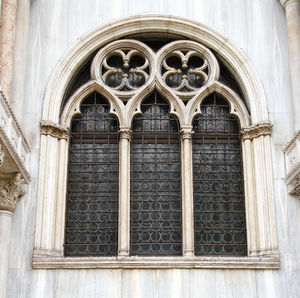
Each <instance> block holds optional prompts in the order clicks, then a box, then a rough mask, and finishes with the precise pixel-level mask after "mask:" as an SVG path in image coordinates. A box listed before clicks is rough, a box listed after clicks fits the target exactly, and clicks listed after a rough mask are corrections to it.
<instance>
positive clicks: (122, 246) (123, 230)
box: [118, 128, 131, 256]
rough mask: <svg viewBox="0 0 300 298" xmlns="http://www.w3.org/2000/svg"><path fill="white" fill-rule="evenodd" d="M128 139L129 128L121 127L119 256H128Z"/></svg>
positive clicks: (129, 138)
mask: <svg viewBox="0 0 300 298" xmlns="http://www.w3.org/2000/svg"><path fill="white" fill-rule="evenodd" d="M130 140H131V130H130V129H129V128H122V129H121V130H120V151H119V152H120V153H119V154H120V157H119V160H120V162H119V228H118V229H119V230H118V255H119V256H128V255H129V252H130V228H129V227H130Z"/></svg>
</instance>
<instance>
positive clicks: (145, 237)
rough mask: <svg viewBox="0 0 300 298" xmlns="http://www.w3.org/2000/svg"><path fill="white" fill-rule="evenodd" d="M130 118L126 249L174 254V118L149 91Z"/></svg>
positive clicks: (177, 247) (177, 191) (177, 246)
mask: <svg viewBox="0 0 300 298" xmlns="http://www.w3.org/2000/svg"><path fill="white" fill-rule="evenodd" d="M141 109H142V115H138V116H136V117H135V118H134V119H133V124H132V141H131V157H130V158H131V214H130V216H131V226H130V235H131V254H132V255H180V254H181V242H182V227H181V166H180V162H181V161H180V143H179V124H178V121H177V119H176V118H174V117H172V116H170V115H169V109H170V108H169V104H168V103H167V102H166V101H165V100H164V99H163V98H162V97H161V96H160V95H159V94H158V93H157V92H154V93H153V94H152V95H150V96H149V97H148V98H146V99H145V100H144V102H143V103H142V106H141Z"/></svg>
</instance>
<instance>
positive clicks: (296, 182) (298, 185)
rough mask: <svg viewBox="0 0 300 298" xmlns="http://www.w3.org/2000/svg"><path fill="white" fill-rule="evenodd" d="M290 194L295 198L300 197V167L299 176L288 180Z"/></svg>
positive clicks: (299, 168) (299, 169)
mask: <svg viewBox="0 0 300 298" xmlns="http://www.w3.org/2000/svg"><path fill="white" fill-rule="evenodd" d="M286 181H287V185H288V192H289V194H291V195H294V196H300V165H299V167H298V171H297V174H296V175H295V176H293V177H292V178H291V179H290V180H289V179H287V180H286Z"/></svg>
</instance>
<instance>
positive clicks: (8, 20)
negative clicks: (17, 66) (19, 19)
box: [0, 0, 17, 101]
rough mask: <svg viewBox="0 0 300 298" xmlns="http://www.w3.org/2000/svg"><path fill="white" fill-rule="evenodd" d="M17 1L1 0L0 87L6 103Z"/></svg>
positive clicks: (10, 81)
mask: <svg viewBox="0 0 300 298" xmlns="http://www.w3.org/2000/svg"><path fill="white" fill-rule="evenodd" d="M16 13H17V0H2V1H1V15H0V87H1V88H2V91H3V93H4V95H5V96H6V98H8V101H10V95H11V94H10V92H11V84H12V73H13V58H14V45H15V25H16Z"/></svg>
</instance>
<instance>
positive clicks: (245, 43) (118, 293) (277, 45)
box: [7, 0, 300, 298]
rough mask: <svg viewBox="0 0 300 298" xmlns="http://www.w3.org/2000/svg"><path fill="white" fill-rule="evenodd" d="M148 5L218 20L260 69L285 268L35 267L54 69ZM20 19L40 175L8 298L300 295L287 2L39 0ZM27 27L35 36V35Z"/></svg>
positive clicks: (18, 101) (12, 263)
mask: <svg viewBox="0 0 300 298" xmlns="http://www.w3.org/2000/svg"><path fill="white" fill-rule="evenodd" d="M21 2H26V1H25V0H24V1H21ZM142 13H165V14H171V15H175V16H181V17H186V18H189V19H192V20H195V21H198V22H201V23H203V24H205V25H207V26H210V27H211V28H213V29H215V30H217V31H218V32H220V33H221V34H223V35H224V36H225V37H226V38H229V39H231V40H232V41H233V43H234V44H235V45H237V46H238V47H239V48H241V49H242V50H243V51H244V52H245V53H246V55H247V56H248V57H249V59H250V61H251V62H252V64H253V66H254V68H255V70H256V71H257V73H258V76H259V77H260V79H261V82H262V84H263V87H264V90H265V93H266V98H267V104H268V111H269V117H270V121H271V122H272V124H273V135H272V158H273V170H274V193H275V207H276V220H277V233H278V240H279V251H280V261H281V266H280V270H274V271H272V270H268V271H263V270H207V269H202V270H201V269H198V270H183V269H172V270H171V269H170V270H116V269H114V270H32V268H31V258H32V248H33V241H34V227H35V210H36V203H37V200H38V197H37V179H38V162H39V138H40V133H39V123H40V120H41V112H42V106H43V98H44V94H45V89H46V85H47V82H48V80H49V77H50V74H51V72H52V70H53V69H54V67H55V65H56V63H57V62H58V60H59V59H60V58H61V57H62V55H63V54H64V53H65V52H66V51H67V50H68V49H69V48H70V47H71V46H72V45H73V44H74V43H75V42H76V40H77V39H79V38H80V37H81V36H82V35H84V34H85V33H86V32H88V31H89V30H91V29H94V28H95V27H98V26H100V25H102V24H105V23H107V22H111V21H113V20H114V19H118V18H122V17H126V16H129V15H135V14H142ZM17 17H18V20H17V34H16V49H15V54H16V53H19V54H20V55H21V54H22V55H23V56H22V59H20V56H19V55H17V59H19V60H18V61H19V62H18V63H19V64H15V69H14V82H13V90H12V100H13V103H14V104H13V107H14V109H15V110H16V111H17V112H16V114H17V115H18V120H19V121H20V122H21V123H22V127H23V130H24V132H25V134H26V136H27V138H28V140H29V142H30V143H31V146H32V154H31V161H30V173H31V176H32V182H31V184H30V188H29V191H28V194H27V196H26V197H25V198H23V199H22V200H21V201H20V202H19V204H18V207H17V210H16V212H15V214H14V217H13V222H12V239H11V243H10V260H9V275H8V289H7V297H9V298H10V297H11V298H15V297H22V298H23V297H28V298H29V297H30V298H35V297H36V298H41V297H56V298H58V297H61V298H65V297H72V298H75V297H124V298H126V297H128V298H133V297H149V298H150V297H151V298H152V297H164V298H165V297H172V298H173V297H187V298H192V297H239V298H240V297H247V298H251V297H264V298H265V297H266V298H267V297H270V298H274V297H297V294H298V293H300V277H299V274H300V272H299V270H300V259H299V258H298V256H299V254H300V237H299V235H300V221H299V218H300V200H299V199H296V198H295V197H291V196H289V195H288V194H287V189H286V185H285V182H284V180H283V179H284V176H285V170H284V158H283V148H284V146H285V144H286V143H287V142H288V141H289V140H290V139H291V137H292V125H293V120H292V111H291V94H290V92H291V91H290V80H289V68H288V47H287V32H286V23H285V15H284V9H283V8H282V6H281V5H280V3H279V1H278V0H227V1H221V0H210V1H206V0H186V1H178V0H172V1H171V0H110V1H104V0H89V1H78V0H68V1H65V0H64V1H63V0H32V1H31V6H30V14H29V11H28V5H27V4H26V5H25V4H23V5H20V6H19V10H18V15H17ZM26 26H28V31H27V29H26V28H27V27H26ZM21 32H25V33H26V34H28V42H26V41H24V34H21ZM27 32H28V33H27ZM20 69H21V74H20ZM298 295H299V294H298Z"/></svg>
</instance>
